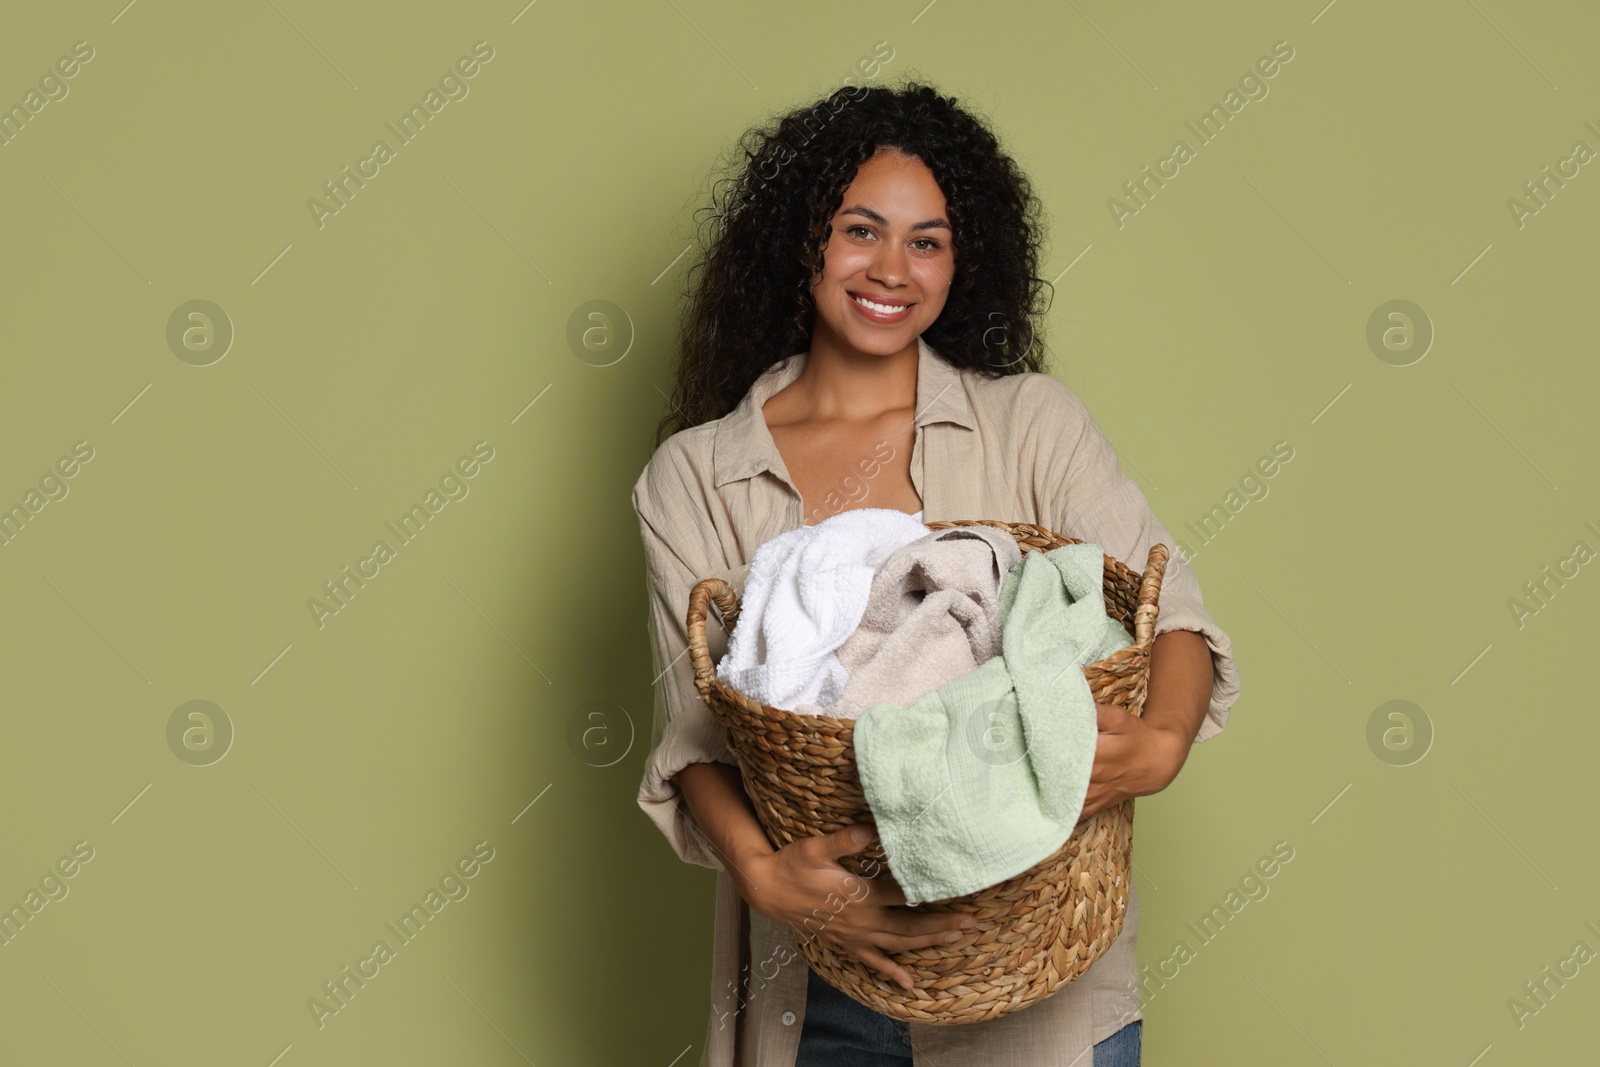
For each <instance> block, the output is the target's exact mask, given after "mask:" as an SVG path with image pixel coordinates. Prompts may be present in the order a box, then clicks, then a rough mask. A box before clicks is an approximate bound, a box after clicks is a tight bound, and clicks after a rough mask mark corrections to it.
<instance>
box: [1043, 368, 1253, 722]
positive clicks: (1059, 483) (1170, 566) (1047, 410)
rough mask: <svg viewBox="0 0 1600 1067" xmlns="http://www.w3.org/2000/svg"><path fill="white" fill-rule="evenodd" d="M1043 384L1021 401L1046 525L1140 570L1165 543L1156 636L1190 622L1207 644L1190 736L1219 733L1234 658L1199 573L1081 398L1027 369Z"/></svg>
mask: <svg viewBox="0 0 1600 1067" xmlns="http://www.w3.org/2000/svg"><path fill="white" fill-rule="evenodd" d="M1031 377H1035V378H1037V379H1038V380H1037V381H1036V382H1035V383H1034V386H1035V388H1036V389H1038V390H1041V391H1043V392H1042V393H1041V394H1037V395H1040V396H1041V400H1040V402H1039V403H1038V404H1036V405H1026V406H1025V407H1026V409H1027V410H1028V411H1030V412H1031V425H1029V426H1028V427H1026V428H1025V430H1024V433H1025V434H1026V437H1025V439H1026V440H1031V441H1033V442H1034V443H1035V447H1036V448H1038V449H1041V450H1042V451H1041V452H1039V453H1038V454H1037V455H1036V456H1035V463H1034V467H1033V469H1034V470H1035V471H1038V472H1039V475H1038V479H1037V480H1036V482H1035V492H1036V494H1037V498H1036V500H1035V505H1036V507H1037V509H1038V513H1039V514H1040V515H1043V516H1048V517H1049V518H1050V519H1051V520H1053V522H1054V523H1057V524H1059V525H1051V527H1050V528H1051V529H1053V530H1055V531H1057V532H1058V533H1061V534H1065V535H1066V536H1068V537H1076V538H1079V539H1081V540H1084V541H1088V542H1091V543H1093V544H1097V545H1099V546H1100V547H1101V548H1102V549H1103V550H1104V551H1105V552H1106V554H1107V555H1109V556H1111V557H1112V558H1113V559H1117V560H1121V561H1122V562H1123V563H1125V564H1127V565H1128V566H1129V567H1132V568H1133V569H1134V570H1143V569H1144V567H1145V563H1146V561H1147V559H1148V558H1149V554H1150V546H1151V545H1153V544H1156V543H1157V542H1160V543H1162V544H1165V545H1166V546H1167V548H1168V549H1169V555H1168V559H1167V566H1166V571H1165V572H1164V574H1163V575H1162V580H1161V598H1160V600H1159V604H1160V608H1161V610H1160V613H1159V614H1158V615H1157V616H1156V625H1155V632H1156V635H1157V636H1160V635H1161V634H1164V633H1167V632H1169V631H1171V630H1192V631H1195V632H1197V633H1199V634H1200V635H1201V636H1203V637H1204V638H1205V641H1206V646H1207V647H1208V648H1209V649H1210V651H1211V668H1212V683H1211V700H1210V704H1209V706H1208V707H1207V709H1206V716H1205V718H1204V719H1202V720H1201V723H1200V729H1199V732H1198V733H1197V734H1196V735H1195V742H1196V743H1198V742H1201V741H1206V740H1209V739H1210V738H1212V737H1215V736H1216V735H1217V734H1219V733H1221V732H1222V730H1223V727H1225V726H1226V725H1227V722H1228V710H1229V709H1230V708H1231V707H1232V706H1233V704H1234V701H1236V700H1238V698H1239V666H1238V664H1237V663H1236V662H1235V661H1234V657H1233V642H1232V641H1231V640H1229V638H1228V635H1227V634H1226V633H1225V632H1224V631H1223V630H1222V628H1221V627H1220V626H1218V625H1217V622H1216V620H1215V619H1213V618H1212V617H1211V613H1210V612H1209V611H1208V610H1206V606H1205V602H1204V601H1203V600H1202V599H1201V595H1200V581H1199V579H1198V578H1197V577H1196V576H1195V573H1194V569H1193V568H1192V567H1191V566H1190V565H1189V564H1188V563H1187V562H1185V561H1184V559H1183V558H1182V553H1180V552H1179V550H1178V548H1177V542H1176V541H1175V540H1174V539H1173V537H1172V536H1171V534H1169V533H1168V532H1167V529H1166V527H1164V526H1163V525H1162V524H1161V521H1160V520H1159V519H1157V518H1156V516H1155V513H1154V512H1152V511H1151V510H1150V505H1149V503H1147V502H1146V500H1145V497H1144V494H1143V493H1142V492H1140V491H1139V487H1138V486H1137V485H1136V484H1134V481H1133V479H1131V478H1129V477H1128V475H1127V474H1126V473H1124V472H1123V470H1122V467H1121V466H1120V465H1119V464H1118V462H1117V453H1116V449H1114V448H1113V447H1112V445H1111V442H1110V440H1108V439H1107V438H1106V435H1105V433H1104V432H1103V431H1102V430H1101V429H1100V426H1099V424H1097V423H1096V422H1095V421H1094V418H1093V417H1092V416H1091V415H1090V414H1089V409H1088V407H1087V406H1086V405H1085V404H1084V402H1083V400H1082V399H1081V398H1080V397H1079V396H1078V394H1077V393H1075V392H1074V391H1073V390H1072V389H1071V388H1070V387H1068V386H1067V385H1066V384H1065V383H1064V382H1062V381H1060V380H1059V379H1057V378H1056V377H1054V376H1053V375H1050V374H1035V375H1031Z"/></svg>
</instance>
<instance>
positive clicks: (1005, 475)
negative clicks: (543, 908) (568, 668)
mask: <svg viewBox="0 0 1600 1067" xmlns="http://www.w3.org/2000/svg"><path fill="white" fill-rule="evenodd" d="M739 147H740V149H741V150H742V153H743V155H744V159H743V160H742V161H741V162H740V163H739V165H738V168H737V173H736V174H735V176H734V178H733V179H732V181H731V183H729V184H728V186H727V190H726V194H727V195H726V196H725V197H724V198H723V200H722V203H721V204H720V205H719V206H720V208H721V210H720V212H718V213H717V214H715V215H714V216H713V222H714V224H715V225H714V228H713V233H712V234H711V236H710V238H709V239H708V240H707V242H706V250H705V253H704V258H703V260H702V261H701V262H700V263H698V264H697V267H696V271H697V272H698V274H697V276H696V274H695V273H694V272H691V278H692V279H693V280H692V282H691V285H690V298H689V305H688V309H687V313H686V314H685V316H684V319H683V334H682V338H681V349H682V358H681V361H680V364H679V370H678V378H677V384H676V389H675V392H674V395H673V411H672V412H671V413H670V414H669V415H668V416H667V417H666V418H665V419H664V420H663V422H662V425H661V427H660V428H659V429H658V436H657V440H658V442H660V443H659V446H658V447H657V449H656V451H655V454H654V455H653V456H652V458H651V460H650V462H649V464H648V465H647V466H646V468H645V470H644V471H643V473H641V475H640V477H639V479H638V481H637V483H636V484H635V486H634V490H633V505H634V509H635V511H636V512H637V514H638V517H639V524H640V532H641V536H642V538H643V541H644V546H645V554H646V563H647V568H648V577H649V584H650V589H651V598H650V606H651V610H650V620H649V622H650V633H651V638H652V648H653V652H654V655H655V657H656V663H655V671H656V672H657V673H656V679H657V681H656V684H655V689H656V698H655V716H656V719H655V730H654V742H653V745H652V749H651V752H650V755H649V757H648V760H647V765H646V768H645V774H644V779H643V781H642V783H641V786H640V791H639V804H640V806H641V807H642V808H643V809H644V810H645V812H646V813H647V814H648V815H650V817H651V818H652V819H653V820H654V821H655V822H656V824H657V825H658V826H659V827H660V829H661V830H662V832H663V833H664V834H665V835H666V836H667V838H668V840H669V841H670V842H671V843H672V844H673V847H674V849H675V851H677V853H678V855H679V857H680V858H682V859H684V860H686V861H688V862H693V863H698V864H701V865H703V866H707V867H712V868H715V869H717V870H718V871H719V872H720V873H719V875H718V878H717V886H718V901H717V924H716V939H717V941H716V944H717V948H716V966H715V975H714V978H713V987H712V996H713V1005H712V1012H711V1018H710V1021H709V1022H708V1026H707V1040H706V1049H705V1054H704V1058H703V1059H702V1061H701V1062H702V1063H703V1064H706V1065H709V1067H733V1065H735V1064H749V1065H751V1067H768V1065H771V1064H779V1065H782V1067H789V1065H790V1064H795V1065H797V1067H811V1065H821V1064H827V1065H830V1067H852V1065H855V1064H863V1065H864V1064H902V1065H911V1064H918V1065H920V1064H922V1063H929V1064H937V1065H939V1067H952V1065H965V1064H983V1063H990V1062H1006V1063H1026V1064H1061V1065H1066V1064H1077V1065H1079V1067H1089V1063H1090V1060H1089V1059H1088V1058H1085V1057H1083V1053H1085V1052H1088V1051H1089V1049H1090V1048H1091V1047H1092V1048H1093V1050H1094V1051H1093V1057H1092V1062H1093V1064H1095V1065H1099V1067H1105V1065H1107V1064H1114V1065H1125V1064H1134V1065H1136V1064H1137V1063H1138V1061H1139V1046H1140V1036H1141V1029H1142V1021H1141V1020H1142V1014H1141V1011H1140V996H1139V990H1140V985H1139V979H1138V975H1137V970H1136V964H1135V960H1134V946H1135V941H1136V932H1137V925H1138V896H1137V892H1136V891H1135V892H1134V893H1133V894H1131V899H1130V902H1129V907H1128V912H1127V915H1126V917H1125V919H1124V925H1123V930H1122V932H1121V935H1120V936H1119V937H1118V938H1117V939H1116V941H1114V942H1113V943H1112V945H1111V947H1110V948H1109V949H1108V950H1107V952H1106V953H1105V955H1104V956H1102V957H1101V958H1100V959H1099V960H1098V961H1096V963H1095V964H1094V966H1092V967H1091V968H1090V969H1089V970H1088V971H1087V972H1086V973H1084V974H1083V975H1082V976H1080V977H1079V978H1078V979H1076V980H1075V981H1073V982H1071V983H1069V984H1068V985H1066V986H1064V987H1063V988H1062V989H1061V990H1059V991H1058V992H1057V993H1056V994H1054V995H1053V996H1051V997H1048V998H1046V999H1045V1000H1043V1001H1039V1002H1036V1003H1035V1004H1032V1005H1030V1006H1029V1007H1028V1008H1026V1009H1024V1010H1021V1011H1017V1012H1013V1013H1012V1014H1010V1015H1008V1016H1004V1017H1002V1018H1000V1019H996V1020H992V1021H990V1022H985V1023H976V1024H964V1025H960V1026H938V1025H932V1024H918V1023H912V1024H905V1023H901V1022H899V1021H897V1020H894V1019H891V1018H890V1017H888V1016H884V1015H882V1014H880V1013H877V1012H875V1011H872V1010H870V1009H868V1008H866V1007H865V1006H864V1005H861V1004H859V1003H858V1002H856V1001H855V1000H853V999H852V998H850V997H848V996H846V995H845V994H843V993H841V992H839V991H838V990H836V989H834V988H833V987H832V986H831V985H829V984H828V983H827V982H825V981H823V980H822V979H821V978H820V977H819V976H817V975H816V974H815V973H814V972H811V970H810V968H809V967H808V966H807V965H806V963H805V961H804V957H802V956H801V955H800V954H799V951H798V948H797V941H796V938H797V937H809V936H820V937H824V938H826V939H827V940H828V941H829V942H831V943H832V944H833V945H834V946H835V947H838V948H842V949H844V950H846V951H849V952H851V953H854V954H855V955H856V956H858V957H860V958H861V959H862V960H864V961H865V962H866V963H867V964H869V965H871V966H872V967H874V968H876V969H877V970H879V971H880V972H882V973H883V974H885V975H887V976H889V977H890V978H891V979H893V980H895V981H898V982H900V983H901V984H902V985H906V986H909V984H910V981H911V975H910V973H909V972H908V971H907V970H906V969H905V968H904V967H901V966H900V965H898V964H896V963H895V962H894V961H893V959H892V958H891V957H890V955H889V953H891V952H899V951H904V950H909V949H913V948H919V947H925V946H928V945H932V944H936V943H939V942H940V941H941V940H942V939H945V938H947V937H952V935H953V936H955V937H959V936H961V931H960V927H959V925H958V921H957V916H956V915H955V914H954V913H952V912H950V911H948V910H941V909H919V910H917V911H911V910H908V909H907V908H905V907H904V903H905V898H904V895H903V894H902V893H901V892H900V889H899V887H898V886H897V885H895V884H894V882H893V879H892V878H883V879H879V880H875V881H873V882H871V883H870V886H871V892H870V895H869V896H868V897H867V898H866V899H865V900H862V901H860V902H859V903H856V904H855V905H854V906H852V907H848V908H844V909H843V910H842V911H840V912H839V913H838V914H837V915H836V916H834V917H833V918H832V919H831V920H830V921H829V922H828V923H827V924H826V925H825V926H824V927H823V929H822V930H821V931H820V932H816V933H813V932H812V931H813V928H814V927H807V926H805V925H804V920H806V919H808V918H812V916H813V912H814V909H817V908H827V905H826V904H825V901H826V900H828V899H830V896H831V899H833V900H838V899H840V898H843V897H846V896H853V895H854V894H852V893H851V889H850V888H849V887H850V886H853V885H857V884H859V883H858V882H855V881H852V880H851V878H852V876H850V875H849V873H848V872H847V871H846V870H845V869H844V868H843V867H841V866H839V864H838V862H837V859H838V857H839V856H841V855H845V854H848V853H853V852H857V851H860V850H862V849H864V848H865V847H867V846H868V844H869V843H870V836H869V837H868V839H867V840H859V841H858V840H856V839H855V838H854V835H853V833H852V828H846V829H845V830H842V831H840V832H839V833H836V834H830V835H825V836H820V837H813V838H809V839H806V840H803V841H797V842H795V843H793V844H791V845H788V846H786V847H784V848H782V849H777V850H774V849H773V848H772V847H771V845H770V843H769V842H768V841H767V839H766V835H765V834H764V832H763V831H762V829H761V826H760V823H759V822H758V821H757V818H756V815H755V812H754V810H753V808H752V807H751V805H750V802H749V800H748V798H747V797H746V796H745V793H744V790H743V787H742V784H741V779H740V776H739V771H738V768H737V764H736V762H735V760H734V758H733V756H732V755H731V754H730V753H729V752H728V750H727V747H726V734H725V733H724V731H723V730H722V728H721V726H720V725H719V724H718V723H717V722H716V721H715V719H714V718H713V716H712V714H711V712H710V710H709V709H708V708H707V707H706V706H705V703H704V702H703V701H702V700H701V699H700V697H699V694H698V692H697V691H696V689H695V687H694V679H693V671H692V669H691V668H690V666H689V663H688V657H687V655H685V651H686V648H687V633H686V629H685V618H684V617H685V613H686V610H687V604H688V595H689V589H690V588H691V587H692V586H693V585H694V584H695V583H696V582H697V581H699V580H700V579H702V578H706V577H711V576H717V577H722V578H724V579H726V580H728V581H729V582H730V584H732V585H734V587H735V588H736V589H740V590H742V587H743V586H742V583H743V578H744V576H745V573H746V572H747V570H748V567H749V563H750V560H751V558H752V557H753V555H754V553H755V550H756V548H757V547H758V546H760V545H761V544H762V543H764V542H765V541H767V540H768V539H770V538H772V537H774V536H777V535H778V534H780V533H782V532H784V531H786V530H790V529H794V528H795V527H797V526H798V525H800V524H801V523H802V522H805V523H816V522H820V521H822V520H823V519H826V518H827V517H828V516H829V515H831V514H836V513H838V512H839V511H842V510H847V509H849V508H855V507H891V508H897V509H899V510H902V511H905V512H908V513H911V514H913V515H915V516H916V517H918V518H919V519H921V520H923V521H926V522H932V521H936V520H948V519H971V518H1001V519H1006V520H1008V521H1017V522H1031V523H1036V524H1038V525H1041V526H1045V527H1047V528H1049V529H1052V530H1055V531H1058V532H1060V533H1064V534H1066V535H1068V536H1072V537H1078V538H1081V539H1083V540H1086V541H1091V542H1093V543H1095V544H1098V545H1100V546H1101V547H1103V548H1104V549H1105V551H1107V552H1108V553H1110V554H1111V555H1113V556H1114V557H1116V558H1118V559H1121V560H1123V561H1125V562H1127V563H1129V564H1130V565H1132V566H1135V567H1142V566H1143V565H1144V562H1145V559H1146V554H1147V552H1148V550H1149V547H1150V545H1151V544H1154V543H1155V542H1157V541H1160V542H1164V543H1166V544H1167V545H1169V546H1172V545H1173V541H1172V539H1171V538H1170V536H1169V535H1168V534H1167V532H1166V530H1165V529H1164V528H1163V527H1162V526H1161V524H1160V522H1159V521H1158V520H1157V519H1156V518H1155V516H1154V515H1153V514H1151V512H1150V509H1149V507H1148V505H1147V504H1146V502H1145V499H1144V497H1143V495H1142V494H1141V493H1140V492H1139V490H1138V488H1137V487H1136V486H1135V485H1134V484H1133V483H1132V481H1130V480H1129V479H1128V478H1127V476H1126V475H1125V474H1123V472H1122V471H1121V469H1120V468H1119V467H1118V465H1117V460H1116V454H1115V452H1114V450H1113V449H1112V448H1111V445H1110V443H1109V442H1108V441H1107V440H1106V439H1105V436H1104V434H1102V433H1101V432H1100V429H1099V427H1098V426H1097V425H1096V424H1095V422H1094V420H1093V419H1092V418H1091V417H1090V415H1089V413H1088V410H1087V409H1086V408H1085V407H1084V405H1083V402H1082V401H1081V400H1080V399H1078V397H1077V395H1076V394H1075V393H1073V391H1072V390H1070V389H1068V388H1067V387H1066V386H1065V385H1063V384H1062V383H1061V382H1060V381H1059V380H1057V379H1056V378H1055V377H1053V376H1052V375H1050V374H1047V373H1044V372H1043V369H1042V365H1041V352H1040V349H1039V346H1038V344H1037V340H1036V338H1037V333H1038V326H1039V320H1040V318H1041V316H1042V315H1043V312H1044V308H1043V307H1041V306H1040V300H1039V296H1040V294H1041V292H1042V290H1043V289H1044V287H1045V285H1046V284H1047V283H1045V282H1043V281H1041V280H1039V279H1038V278H1037V277H1036V274H1037V265H1038V264H1037V258H1038V217H1039V214H1040V207H1039V202H1038V200H1037V199H1036V198H1035V197H1034V196H1033V194H1032V192H1031V189H1030V186H1029V184H1028V181H1027V179H1026V177H1025V176H1024V175H1023V174H1022V173H1021V172H1020V171H1019V170H1018V168H1017V167H1016V165H1015V164H1014V163H1013V162H1012V160H1011V159H1010V158H1009V157H1008V156H1007V155H1006V154H1005V153H1004V152H1003V151H1002V150H1001V148H1000V146H999V144H998V142H997V141H996V139H995V137H994V136H993V135H992V134H991V133H990V132H989V131H988V130H987V129H986V128H985V126H984V124H983V123H982V122H981V121H979V120H978V119H977V118H975V117H974V116H972V115H971V114H970V113H968V112H967V111H965V110H963V109H962V108H961V107H959V106H958V105H957V103H956V102H955V101H954V100H951V99H948V98H945V97H942V96H940V95H939V94H938V93H937V92H936V91H935V90H934V89H932V88H930V87H928V86H925V85H921V84H917V83H909V84H906V85H904V86H903V87H901V88H898V89H865V88H846V89H841V90H839V91H838V92H835V93H833V94H832V95H831V96H829V97H828V98H826V99H825V100H823V101H821V102H819V103H818V104H816V105H815V106H813V107H811V108H807V109H803V110H800V111H797V112H794V113H792V114H789V115H787V116H785V117H783V118H782V119H780V121H779V122H778V123H777V124H776V126H775V127H774V128H772V129H768V130H761V129H758V130H752V131H751V132H750V133H748V134H746V136H745V137H744V138H743V139H741V142H740V146H739ZM668 434H670V436H666V439H665V441H662V440H661V439H662V437H663V436H665V435H668ZM1156 630H1157V634H1158V637H1157V640H1156V642H1155V646H1154V650H1153V653H1152V661H1151V675H1150V682H1149V690H1148V696H1147V700H1146V704H1145V709H1144V713H1143V716H1142V717H1139V718H1136V717H1134V716H1131V715H1128V714H1127V713H1126V712H1124V711H1122V710H1121V709H1119V708H1114V707H1110V706H1107V705H1099V706H1098V707H1097V711H1098V715H1099V721H1100V734H1099V738H1098V743H1097V748H1096V752H1095V759H1094V768H1093V773H1092V777H1091V780H1090V784H1089V788H1088V793H1087V796H1086V798H1085V802H1084V806H1083V817H1085V818H1087V817H1088V816H1090V815H1093V814H1094V813H1095V812H1097V811H1100V810H1101V809H1103V808H1105V807H1108V806H1110V805H1113V804H1116V803H1119V802H1121V801H1122V800H1124V799H1126V798H1128V797H1134V796H1146V795H1149V794H1151V793H1155V792H1158V791H1159V790H1161V789H1163V788H1165V787H1166V786H1167V785H1168V784H1169V783H1170V782H1171V781H1172V779H1173V778H1174V777H1175V776H1176V775H1177V773H1178V771H1179V769H1180V768H1181V767H1182V766H1183V763H1184V760H1185V759H1186V758H1187V755H1188V752H1189V748H1190V746H1191V744H1192V743H1193V742H1195V741H1203V740H1206V739H1207V738H1209V737H1210V736H1213V735H1215V734H1216V733H1217V732H1218V731H1220V730H1221V729H1222V727H1223V725H1224V724H1225V721H1226V718H1227V712H1228V708H1229V707H1230V706H1231V705H1232V703H1233V701H1234V699H1235V698H1236V697H1237V695H1238V688H1239V684H1238V670H1237V667H1236V665H1235V664H1234V661H1233V656H1232V649H1231V644H1230V642H1229V640H1228V637H1227V635H1226V634H1225V633H1224V632H1223V631H1222V630H1221V629H1220V628H1219V627H1218V626H1217V624H1216V622H1215V621H1214V620H1213V619H1212V618H1211V616H1210V614H1209V613H1208V612H1207V611H1206V609H1205V607H1204V605H1203V603H1202V601H1201V596H1200V589H1199V584H1198V582H1197V581H1196V580H1195V577H1194V574H1193V572H1192V571H1191V570H1190V569H1189V568H1188V567H1186V566H1184V565H1183V564H1182V561H1181V560H1180V559H1178V558H1177V555H1176V554H1175V553H1174V556H1173V559H1172V560H1171V562H1170V563H1169V565H1168V569H1167V575H1166V578H1165V580H1164V582H1163V588H1162V596H1161V614H1160V618H1159V620H1158V623H1157V627H1156ZM707 635H708V646H709V649H708V650H709V651H710V653H711V655H712V658H713V660H714V661H715V660H716V659H718V658H720V657H721V655H722V653H723V652H724V651H725V649H726V635H725V634H724V633H722V632H720V631H719V629H718V627H717V626H716V625H708V627H707ZM835 894H836V895H835ZM836 910H837V909H836V908H827V911H825V912H823V914H828V913H830V912H833V911H836Z"/></svg>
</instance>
